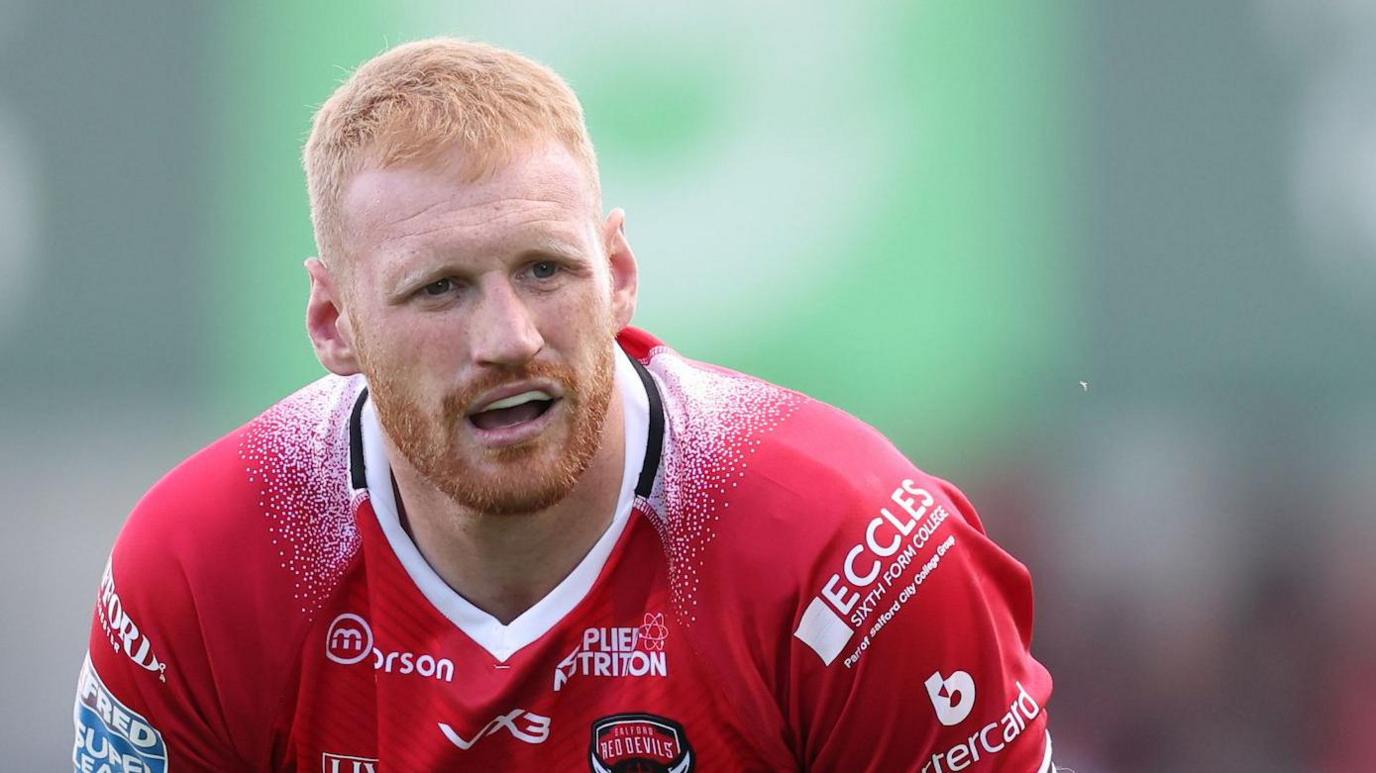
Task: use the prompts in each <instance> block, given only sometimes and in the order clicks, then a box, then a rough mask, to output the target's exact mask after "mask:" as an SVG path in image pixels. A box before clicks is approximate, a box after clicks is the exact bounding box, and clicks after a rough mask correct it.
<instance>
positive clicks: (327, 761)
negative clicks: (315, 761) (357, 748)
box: [320, 752, 377, 773]
mask: <svg viewBox="0 0 1376 773" xmlns="http://www.w3.org/2000/svg"><path fill="white" fill-rule="evenodd" d="M320 769H321V771H322V772H323V773H377V758H376V757H351V756H349V755H347V754H330V753H329V752H325V753H324V754H321V755H320Z"/></svg>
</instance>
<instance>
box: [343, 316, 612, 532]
mask: <svg viewBox="0 0 1376 773" xmlns="http://www.w3.org/2000/svg"><path fill="white" fill-rule="evenodd" d="M355 330H356V331H357V333H358V335H357V338H358V340H357V351H358V354H359V361H360V364H361V366H362V370H363V373H364V375H365V376H366V377H367V379H368V389H369V394H370V399H371V400H372V401H373V405H374V407H375V408H376V409H377V414H378V420H379V421H380V422H381V423H382V428H383V429H384V430H385V431H386V432H387V436H388V437H389V438H390V439H391V441H392V443H393V444H394V445H395V446H396V448H397V450H398V451H399V452H400V453H401V455H402V456H403V457H405V458H406V461H408V462H409V463H410V464H411V466H412V467H414V468H415V469H416V471H417V472H419V473H420V474H421V476H422V477H424V478H425V479H426V480H427V481H428V482H429V483H430V484H431V485H433V486H434V487H435V488H437V489H439V490H440V491H441V492H443V493H444V494H445V495H446V496H448V497H449V498H450V499H452V500H453V501H454V502H456V503H458V504H459V505H461V506H463V507H466V508H468V509H471V510H474V511H477V512H480V513H489V514H493V515H525V514H530V513H534V512H538V511H540V510H543V509H545V508H547V507H550V506H551V505H553V504H555V503H556V502H559V501H560V500H562V499H563V498H564V497H566V496H568V494H569V492H570V491H572V490H573V487H574V486H575V485H576V484H577V483H578V480H579V478H580V477H581V476H582V474H583V472H584V471H585V470H587V468H588V465H589V464H590V463H591V462H592V458H593V455H594V454H596V453H597V449H598V447H599V446H600V445H601V440H602V428H603V424H604V423H605V421H606V418H607V407H608V405H609V404H610V402H611V393H612V388H613V381H614V378H613V374H614V373H615V359H614V352H613V349H614V344H612V342H610V341H607V342H605V343H602V344H600V345H594V346H593V347H592V350H591V351H590V352H588V354H587V356H586V357H585V358H584V359H585V362H584V363H583V367H582V368H581V369H576V368H573V367H569V366H562V365H556V364H553V363H545V362H533V361H532V362H530V363H527V364H526V365H524V366H522V367H520V368H513V369H508V370H504V371H500V372H496V371H494V372H489V373H486V374H484V375H483V376H481V377H480V378H478V379H477V380H475V381H473V382H472V383H469V384H467V385H464V386H463V387H462V388H461V389H459V390H458V391H456V392H452V393H450V394H448V395H445V396H444V397H443V398H442V399H441V400H440V404H439V405H438V406H434V405H431V404H427V401H425V400H423V399H422V397H421V396H420V395H418V394H416V393H415V390H414V389H412V388H411V387H410V386H409V385H411V384H414V383H416V382H417V381H418V379H408V378H407V372H406V370H405V368H398V367H388V366H387V365H385V364H383V363H379V362H376V361H375V359H374V358H373V357H372V356H371V355H370V353H369V352H370V349H369V347H368V346H367V345H366V344H365V342H364V337H363V336H362V335H361V333H362V330H361V328H359V327H357V326H355ZM580 370H581V373H580V372H579V371H580ZM528 378H548V379H551V380H553V381H555V382H557V383H558V384H559V385H560V386H561V388H562V389H563V391H564V394H563V397H562V399H561V400H560V401H559V403H558V404H556V405H555V406H551V408H550V410H559V411H562V412H563V413H564V415H563V416H562V417H559V418H558V421H557V423H556V424H554V425H552V426H550V427H549V428H548V429H546V430H545V431H544V432H542V433H540V435H539V436H537V437H535V438H532V439H531V440H529V441H527V442H524V443H520V444H518V445H514V446H508V447H505V448H498V449H486V448H481V447H478V446H476V445H475V444H474V443H473V441H472V440H471V439H466V438H465V435H467V433H468V432H469V431H470V428H471V425H470V423H469V419H468V413H469V411H471V410H472V409H473V408H474V407H475V406H474V400H476V399H478V398H479V397H480V396H481V395H483V394H484V393H486V392H488V391H489V390H492V389H494V388H496V387H500V386H502V385H503V384H509V383H511V382H514V381H519V380H523V379H528ZM493 467H496V468H497V469H496V471H495V472H494V471H491V470H492V468H493Z"/></svg>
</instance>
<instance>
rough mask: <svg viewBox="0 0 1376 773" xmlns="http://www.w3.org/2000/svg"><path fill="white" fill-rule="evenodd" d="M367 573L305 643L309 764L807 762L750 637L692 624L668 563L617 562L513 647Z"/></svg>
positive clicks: (295, 737)
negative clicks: (681, 610) (669, 581)
mask: <svg viewBox="0 0 1376 773" xmlns="http://www.w3.org/2000/svg"><path fill="white" fill-rule="evenodd" d="M364 579H366V580H367V581H366V582H355V583H352V584H351V585H350V587H349V588H348V589H347V592H346V593H345V594H343V596H342V597H341V598H340V599H339V600H338V603H337V604H336V605H334V606H333V607H332V608H331V609H330V610H329V611H328V613H327V614H325V615H323V616H322V617H321V619H320V620H319V622H318V623H317V625H315V626H314V628H313V630H312V631H311V633H310V634H309V635H308V637H307V641H306V642H305V644H304V646H303V647H302V653H301V657H302V669H301V676H300V682H299V686H298V688H297V691H296V705H295V710H294V712H292V716H293V720H292V723H291V726H290V727H289V728H283V731H282V738H283V741H284V755H283V756H284V758H286V759H290V761H291V762H294V763H295V765H296V768H297V769H298V770H317V769H319V770H323V771H326V773H337V772H338V773H364V772H365V771H374V772H375V771H380V770H407V771H410V770H451V769H465V768H466V767H469V766H473V767H482V766H501V767H507V768H511V767H514V768H515V769H521V770H524V769H532V770H534V769H541V770H594V771H659V770H663V771H684V772H686V771H690V770H719V769H736V770H740V769H746V770H749V769H759V770H783V769H789V768H791V767H793V766H794V762H793V757H792V754H791V752H790V751H789V749H788V746H787V741H786V732H785V730H784V727H783V720H782V718H781V717H780V716H779V715H778V713H777V711H775V710H774V709H773V706H774V705H775V704H774V701H773V699H772V697H770V696H769V695H765V694H752V689H753V688H752V687H751V684H752V682H753V681H754V680H752V679H751V678H748V677H742V674H745V673H747V671H749V669H750V668H751V666H749V665H748V664H747V663H745V662H738V661H739V660H740V658H739V656H738V654H733V653H738V652H739V651H740V649H741V647H740V646H739V645H738V644H737V643H734V642H731V641H722V640H721V638H722V637H721V636H720V635H719V634H718V635H714V636H707V637H705V636H703V635H702V632H701V630H700V629H699V627H697V626H693V625H691V624H688V625H685V623H684V621H683V620H682V619H681V618H680V616H679V615H677V614H675V612H674V610H673V609H672V608H671V603H670V593H669V591H668V588H667V585H666V581H665V577H664V573H663V572H662V571H660V570H659V569H658V568H656V564H655V563H654V562H650V561H646V562H637V561H635V560H625V561H620V562H617V563H616V565H615V566H609V567H608V574H607V576H604V577H602V578H601V579H600V580H599V582H598V584H597V586H596V587H595V588H594V591H593V592H592V593H590V594H589V595H588V596H587V597H586V598H584V599H583V600H582V601H581V602H580V603H579V604H578V606H577V607H575V609H574V610H573V612H571V613H569V614H568V615H566V616H565V617H564V618H563V619H561V620H559V621H557V622H555V623H553V624H552V625H551V627H550V628H549V629H548V631H547V632H545V633H544V634H543V635H541V636H540V637H539V638H537V639H536V640H535V641H533V642H531V643H529V644H527V645H525V646H523V647H521V648H519V649H518V650H516V651H515V652H514V653H511V654H509V655H508V656H507V657H505V658H499V657H497V656H496V655H494V654H493V653H492V652H491V651H489V650H488V649H487V648H485V647H484V646H482V645H480V644H478V643H477V642H476V641H475V640H474V639H473V638H472V637H470V636H468V635H467V634H466V633H465V632H464V631H462V630H460V629H459V628H458V627H456V626H455V625H454V624H453V622H452V621H451V620H450V619H448V618H446V617H445V616H444V615H443V614H441V613H440V612H439V611H438V610H436V609H435V608H434V607H433V606H431V605H430V604H429V603H428V602H427V601H426V600H425V599H424V598H423V597H421V596H420V595H419V594H417V593H415V592H414V590H413V589H411V588H407V587H406V584H405V583H404V582H400V581H398V580H396V578H391V577H387V576H385V575H384V574H381V573H378V574H375V575H372V576H367V577H366V578H364ZM718 630H719V629H718ZM785 633H786V632H785ZM499 654H503V653H499ZM754 692H755V693H763V692H764V691H763V689H757V690H754ZM743 698H744V699H743ZM761 707H764V708H761ZM284 761H285V760H284Z"/></svg>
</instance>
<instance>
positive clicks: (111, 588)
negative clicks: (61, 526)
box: [96, 557, 167, 682]
mask: <svg viewBox="0 0 1376 773" xmlns="http://www.w3.org/2000/svg"><path fill="white" fill-rule="evenodd" d="M96 617H97V618H99V620H100V627H101V630H103V631H105V635H106V636H107V637H108V638H109V639H110V646H112V647H114V648H115V652H123V653H124V654H125V656H126V657H128V658H129V659H130V660H132V661H134V663H135V664H137V665H138V666H139V667H140V668H142V669H144V670H146V671H153V672H156V673H157V674H158V678H159V679H161V680H162V681H164V682H166V681H167V675H166V674H165V673H164V672H165V671H166V670H167V666H166V665H164V664H163V662H162V661H160V660H158V657H157V655H154V654H153V644H152V642H150V641H149V640H148V636H147V635H145V634H144V633H143V632H142V631H140V630H139V626H138V624H137V623H135V622H134V618H132V617H130V616H129V613H128V612H127V611H126V610H125V609H124V604H123V602H121V601H120V598H119V593H117V592H116V591H115V572H114V558H113V557H111V559H110V560H108V561H106V562H105V572H104V574H102V575H101V577H100V598H99V599H98V601H97V603H96Z"/></svg>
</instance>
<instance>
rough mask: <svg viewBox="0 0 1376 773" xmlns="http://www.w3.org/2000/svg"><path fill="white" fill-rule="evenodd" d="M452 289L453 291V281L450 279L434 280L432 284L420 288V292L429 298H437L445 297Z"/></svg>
mask: <svg viewBox="0 0 1376 773" xmlns="http://www.w3.org/2000/svg"><path fill="white" fill-rule="evenodd" d="M453 289H454V280H452V279H439V280H436V281H434V282H431V283H430V284H428V285H426V286H425V287H423V288H421V292H423V293H425V294H426V295H430V296H439V295H447V294H448V293H449V291H450V290H453Z"/></svg>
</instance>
